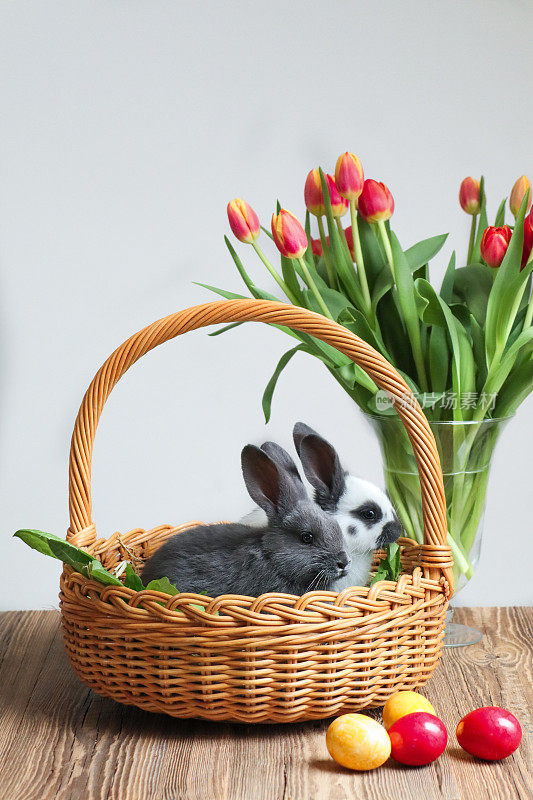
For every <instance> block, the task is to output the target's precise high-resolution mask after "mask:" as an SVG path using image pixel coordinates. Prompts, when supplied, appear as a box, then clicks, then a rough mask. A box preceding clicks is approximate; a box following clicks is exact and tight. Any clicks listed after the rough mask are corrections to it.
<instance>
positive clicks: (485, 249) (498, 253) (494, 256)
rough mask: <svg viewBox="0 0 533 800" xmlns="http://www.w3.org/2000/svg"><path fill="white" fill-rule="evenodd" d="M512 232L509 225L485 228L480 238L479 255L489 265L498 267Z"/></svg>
mask: <svg viewBox="0 0 533 800" xmlns="http://www.w3.org/2000/svg"><path fill="white" fill-rule="evenodd" d="M512 235H513V232H512V230H511V228H510V227H509V225H504V226H503V227H502V228H495V227H493V226H490V227H488V228H486V230H485V232H484V234H483V237H482V239H481V256H482V258H483V260H484V261H485V263H486V264H488V265H489V267H499V266H500V264H501V263H502V261H503V259H504V256H505V254H506V252H507V248H508V246H509V242H510V241H511V236H512Z"/></svg>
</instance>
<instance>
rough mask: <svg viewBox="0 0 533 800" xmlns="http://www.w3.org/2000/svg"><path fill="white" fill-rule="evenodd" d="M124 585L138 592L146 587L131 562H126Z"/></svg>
mask: <svg viewBox="0 0 533 800" xmlns="http://www.w3.org/2000/svg"><path fill="white" fill-rule="evenodd" d="M124 586H126V587H127V588H128V589H133V590H134V591H136V592H142V590H143V589H144V584H143V582H142V580H141V579H140V578H139V576H138V575H137V573H136V572H135V571H134V569H133V567H132V566H131V564H130V563H129V562H128V563H127V564H126V571H125V573H124Z"/></svg>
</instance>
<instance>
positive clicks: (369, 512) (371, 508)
mask: <svg viewBox="0 0 533 800" xmlns="http://www.w3.org/2000/svg"><path fill="white" fill-rule="evenodd" d="M351 514H352V517H357V518H358V519H360V520H363V522H369V523H371V524H375V523H376V522H379V521H380V520H381V518H382V517H383V514H382V513H381V509H380V508H379V506H377V505H376V504H375V503H364V504H363V505H361V506H359V508H354V509H353V511H352V512H351Z"/></svg>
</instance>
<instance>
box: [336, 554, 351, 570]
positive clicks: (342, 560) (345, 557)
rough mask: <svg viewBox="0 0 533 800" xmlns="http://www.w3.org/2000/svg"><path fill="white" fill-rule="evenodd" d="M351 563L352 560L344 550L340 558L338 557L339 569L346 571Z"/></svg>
mask: <svg viewBox="0 0 533 800" xmlns="http://www.w3.org/2000/svg"><path fill="white" fill-rule="evenodd" d="M350 561H351V558H350V557H349V556H348V554H347V553H346V552H345V551H344V550H343V551H342V552H341V553H339V554H338V556H337V566H338V568H339V569H345V568H346V567H347V566H348V564H349V563H350Z"/></svg>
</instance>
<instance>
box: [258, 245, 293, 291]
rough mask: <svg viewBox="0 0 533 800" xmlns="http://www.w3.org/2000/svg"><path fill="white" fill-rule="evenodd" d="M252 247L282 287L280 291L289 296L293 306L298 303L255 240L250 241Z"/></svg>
mask: <svg viewBox="0 0 533 800" xmlns="http://www.w3.org/2000/svg"><path fill="white" fill-rule="evenodd" d="M252 247H253V248H254V250H255V252H256V253H257V255H258V256H259V258H260V259H261V261H262V262H263V264H264V265H265V267H266V268H267V270H268V271H269V272H270V274H271V275H272V277H273V278H274V280H275V281H276V283H277V284H278V286H279V287H280V289H282V291H284V292H285V294H286V295H287V297H288V298H289V300H290V301H291V303H292V304H293V306H298V305H300V304H299V303H298V300H297V299H296V297H295V296H294V295H293V293H292V292H291V290H290V289H289V287H288V286H287V284H286V283H285V281H284V280H283V278H282V277H281V275H279V274H278V273H277V272H276V270H275V269H274V267H273V266H272V264H271V263H270V261H269V260H268V258H267V257H266V256H265V254H264V253H263V251H262V250H261V248H260V247H259V245H258V244H257V242H252Z"/></svg>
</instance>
